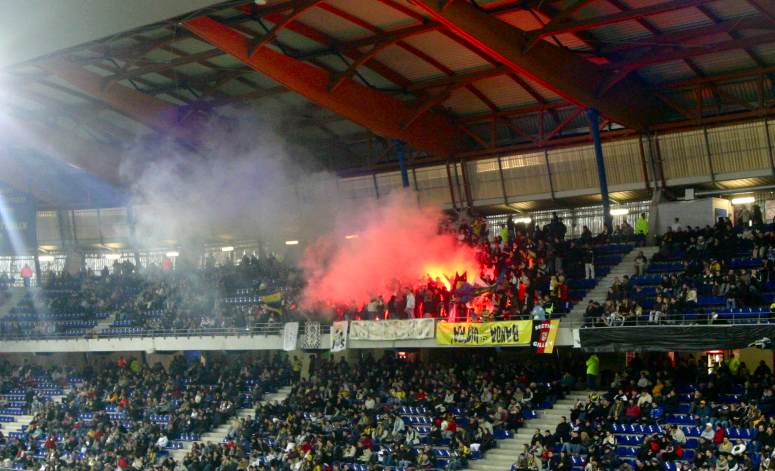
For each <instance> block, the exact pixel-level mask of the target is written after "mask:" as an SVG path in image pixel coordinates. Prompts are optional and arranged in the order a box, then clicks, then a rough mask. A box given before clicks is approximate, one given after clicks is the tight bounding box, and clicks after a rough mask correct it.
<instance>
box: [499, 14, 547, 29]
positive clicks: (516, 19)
mask: <svg viewBox="0 0 775 471" xmlns="http://www.w3.org/2000/svg"><path fill="white" fill-rule="evenodd" d="M498 19H500V20H501V21H505V22H506V23H508V24H510V25H513V26H515V27H517V28H519V29H521V30H522V31H532V30H534V29H539V28H541V27H542V26H543V23H541V22H540V21H539V20H538V19H537V18H536V17H535V15H532V14H531V13H530V12H529V11H527V10H514V11H512V12H509V13H507V14H504V15H501V16H500V17H498Z"/></svg>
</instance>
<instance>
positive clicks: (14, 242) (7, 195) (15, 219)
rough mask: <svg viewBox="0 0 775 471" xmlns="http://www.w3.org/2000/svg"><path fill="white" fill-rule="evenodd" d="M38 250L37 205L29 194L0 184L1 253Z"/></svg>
mask: <svg viewBox="0 0 775 471" xmlns="http://www.w3.org/2000/svg"><path fill="white" fill-rule="evenodd" d="M37 250H38V232H37V205H36V203H35V200H34V199H33V198H32V197H31V196H30V195H28V194H26V193H22V192H20V191H16V190H14V189H12V188H9V187H7V186H5V185H0V255H32V254H35V253H36V252H37Z"/></svg>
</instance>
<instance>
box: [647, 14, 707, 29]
mask: <svg viewBox="0 0 775 471" xmlns="http://www.w3.org/2000/svg"><path fill="white" fill-rule="evenodd" d="M648 20H649V22H650V23H651V24H653V25H654V26H656V27H657V29H659V30H660V31H670V30H675V29H688V28H696V27H700V26H707V25H711V24H713V20H711V19H710V18H708V17H707V16H706V15H705V13H703V12H701V11H700V10H699V9H698V8H682V9H680V10H675V11H669V12H666V13H660V14H659V15H652V16H649V17H648Z"/></svg>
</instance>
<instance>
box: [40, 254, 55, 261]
mask: <svg viewBox="0 0 775 471" xmlns="http://www.w3.org/2000/svg"><path fill="white" fill-rule="evenodd" d="M38 261H39V262H44V263H46V262H53V261H54V256H53V255H38Z"/></svg>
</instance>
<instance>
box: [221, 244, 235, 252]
mask: <svg viewBox="0 0 775 471" xmlns="http://www.w3.org/2000/svg"><path fill="white" fill-rule="evenodd" d="M221 252H234V247H232V246H231V245H227V246H226V247H221Z"/></svg>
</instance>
